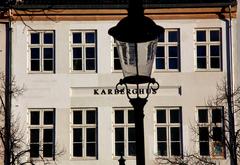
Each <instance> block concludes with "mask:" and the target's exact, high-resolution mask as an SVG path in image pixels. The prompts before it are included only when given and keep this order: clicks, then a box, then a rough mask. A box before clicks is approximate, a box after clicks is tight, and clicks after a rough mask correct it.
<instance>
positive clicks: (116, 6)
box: [15, 0, 237, 10]
mask: <svg viewBox="0 0 240 165" xmlns="http://www.w3.org/2000/svg"><path fill="white" fill-rule="evenodd" d="M229 5H231V6H235V5H237V1H236V0H234V1H232V2H225V3H223V2H221V3H181V4H180V3H178V4H144V8H145V9H157V8H200V7H203V8H208V7H209V8H213V7H227V6H229ZM15 9H17V10H31V9H42V10H50V9H127V4H111V5H110V4H101V5H100V4H95V5H92V4H91V5H82V4H80V5H76V4H75V5H71V4H68V5H25V4H19V5H17V6H16V7H15Z"/></svg>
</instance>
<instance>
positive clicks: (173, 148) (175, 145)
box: [171, 142, 180, 156]
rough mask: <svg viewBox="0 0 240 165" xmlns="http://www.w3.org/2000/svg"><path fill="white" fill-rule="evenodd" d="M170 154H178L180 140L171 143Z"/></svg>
mask: <svg viewBox="0 0 240 165" xmlns="http://www.w3.org/2000/svg"><path fill="white" fill-rule="evenodd" d="M171 155H173V156H180V142H173V143H171Z"/></svg>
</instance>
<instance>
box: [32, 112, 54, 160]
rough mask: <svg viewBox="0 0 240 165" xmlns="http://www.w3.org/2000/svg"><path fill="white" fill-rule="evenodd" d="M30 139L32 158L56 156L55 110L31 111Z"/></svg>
mask: <svg viewBox="0 0 240 165" xmlns="http://www.w3.org/2000/svg"><path fill="white" fill-rule="evenodd" d="M29 114H30V116H29V119H30V121H29V133H30V135H29V138H30V157H31V158H52V159H54V156H55V110H54V109H29Z"/></svg>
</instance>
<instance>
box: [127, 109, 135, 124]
mask: <svg viewBox="0 0 240 165" xmlns="http://www.w3.org/2000/svg"><path fill="white" fill-rule="evenodd" d="M134 121H135V120H134V111H133V110H131V111H128V123H135V122H134Z"/></svg>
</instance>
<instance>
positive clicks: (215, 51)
mask: <svg viewBox="0 0 240 165" xmlns="http://www.w3.org/2000/svg"><path fill="white" fill-rule="evenodd" d="M210 56H211V57H213V56H214V57H219V56H220V47H219V46H218V45H211V46H210Z"/></svg>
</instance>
